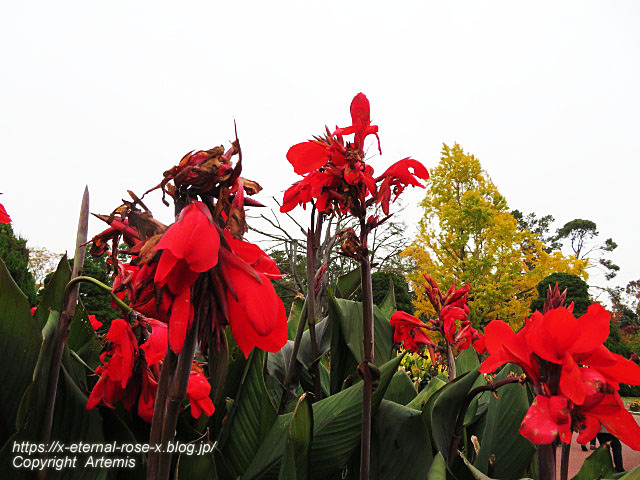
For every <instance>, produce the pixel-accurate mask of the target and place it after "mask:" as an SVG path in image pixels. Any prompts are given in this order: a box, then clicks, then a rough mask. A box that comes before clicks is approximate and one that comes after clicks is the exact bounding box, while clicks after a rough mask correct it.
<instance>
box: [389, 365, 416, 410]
mask: <svg viewBox="0 0 640 480" xmlns="http://www.w3.org/2000/svg"><path fill="white" fill-rule="evenodd" d="M417 395H418V392H416V387H415V386H414V385H413V382H412V381H411V378H409V375H407V373H406V372H405V371H404V370H398V371H397V372H396V373H395V374H394V375H393V378H392V379H391V383H390V384H389V388H387V393H385V395H384V399H385V400H390V401H392V402H395V403H398V404H400V405H407V404H408V403H409V402H411V401H412V400H413V399H414V398H416V396H417Z"/></svg>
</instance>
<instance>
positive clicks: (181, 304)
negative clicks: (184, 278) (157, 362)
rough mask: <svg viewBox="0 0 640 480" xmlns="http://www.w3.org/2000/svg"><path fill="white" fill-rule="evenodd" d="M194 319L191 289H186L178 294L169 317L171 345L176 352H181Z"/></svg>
mask: <svg viewBox="0 0 640 480" xmlns="http://www.w3.org/2000/svg"><path fill="white" fill-rule="evenodd" d="M192 321H193V307H192V306H191V289H190V288H187V289H185V290H184V291H183V292H182V293H181V294H180V295H178V296H177V297H176V298H175V299H174V300H173V304H172V306H171V318H170V319H169V346H170V347H171V350H173V352H174V353H180V352H181V351H182V347H183V346H184V340H185V338H186V337H187V329H188V327H189V325H191V322H192Z"/></svg>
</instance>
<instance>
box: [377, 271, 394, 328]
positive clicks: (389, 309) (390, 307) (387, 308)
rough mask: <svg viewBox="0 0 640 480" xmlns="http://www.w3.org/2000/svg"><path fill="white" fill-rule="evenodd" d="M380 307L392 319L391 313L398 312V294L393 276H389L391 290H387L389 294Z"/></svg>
mask: <svg viewBox="0 0 640 480" xmlns="http://www.w3.org/2000/svg"><path fill="white" fill-rule="evenodd" d="M378 307H379V308H380V311H381V312H382V314H383V315H384V316H385V317H387V318H389V319H391V315H393V314H394V313H395V312H396V310H397V308H396V294H395V291H394V288H393V277H389V290H387V294H386V295H385V296H384V298H383V299H382V303H381V304H380V305H378Z"/></svg>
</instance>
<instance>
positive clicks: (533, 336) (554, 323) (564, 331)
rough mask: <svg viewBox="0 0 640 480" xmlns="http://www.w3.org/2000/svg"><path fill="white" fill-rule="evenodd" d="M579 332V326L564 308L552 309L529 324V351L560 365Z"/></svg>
mask: <svg viewBox="0 0 640 480" xmlns="http://www.w3.org/2000/svg"><path fill="white" fill-rule="evenodd" d="M579 332H580V324H579V323H578V321H577V320H576V319H575V317H574V316H573V315H571V314H570V313H569V312H568V311H567V309H566V308H554V309H553V310H550V311H549V312H547V313H546V314H545V315H544V317H542V318H539V319H538V320H536V321H535V322H533V323H532V324H531V330H530V332H529V334H528V335H527V340H528V343H529V346H530V347H531V349H532V350H533V351H534V352H535V353H536V354H537V355H539V356H540V357H542V358H543V359H545V360H548V361H549V362H553V363H562V359H563V358H564V355H565V353H566V352H568V351H570V350H571V347H572V345H573V343H574V342H575V340H576V337H577V335H578V334H579Z"/></svg>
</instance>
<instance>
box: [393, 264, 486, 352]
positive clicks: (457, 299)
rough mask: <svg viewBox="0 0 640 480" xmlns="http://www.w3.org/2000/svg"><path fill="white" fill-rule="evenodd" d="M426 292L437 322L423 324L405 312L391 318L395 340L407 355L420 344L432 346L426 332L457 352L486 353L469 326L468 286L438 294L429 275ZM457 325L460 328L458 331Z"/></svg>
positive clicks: (480, 338) (431, 320)
mask: <svg viewBox="0 0 640 480" xmlns="http://www.w3.org/2000/svg"><path fill="white" fill-rule="evenodd" d="M424 278H425V280H426V281H427V283H426V285H425V292H426V295H427V298H428V299H429V301H430V303H431V305H432V306H433V308H434V310H435V311H436V313H437V314H438V318H437V319H430V320H429V321H428V322H426V323H425V322H423V321H421V320H420V319H418V318H416V317H414V316H413V315H409V314H408V313H405V312H396V313H394V314H393V315H392V316H391V324H392V325H393V326H394V328H395V332H394V341H395V342H396V343H403V344H404V348H405V349H407V350H408V351H410V352H414V353H415V352H418V351H419V349H420V347H421V346H423V345H433V342H432V341H431V340H430V339H429V338H428V337H427V336H426V335H425V333H426V332H427V331H429V330H430V331H433V332H439V333H440V334H442V336H443V337H444V338H445V340H446V341H447V343H449V344H450V345H451V346H452V347H454V348H456V349H458V350H466V349H467V348H469V347H470V346H472V345H473V348H474V349H475V350H476V351H477V352H478V353H482V352H484V350H485V344H484V336H483V335H482V334H481V333H480V332H478V331H477V330H476V329H475V328H473V327H472V326H471V321H469V320H468V318H467V317H468V315H469V306H468V305H467V303H468V301H469V285H465V286H464V287H461V288H456V284H455V282H454V283H453V285H452V286H451V288H449V290H448V291H447V293H446V294H445V295H443V294H442V292H441V291H440V287H439V286H438V284H437V283H436V281H435V280H434V279H433V278H431V277H430V276H428V275H425V276H424ZM458 322H460V329H458Z"/></svg>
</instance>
